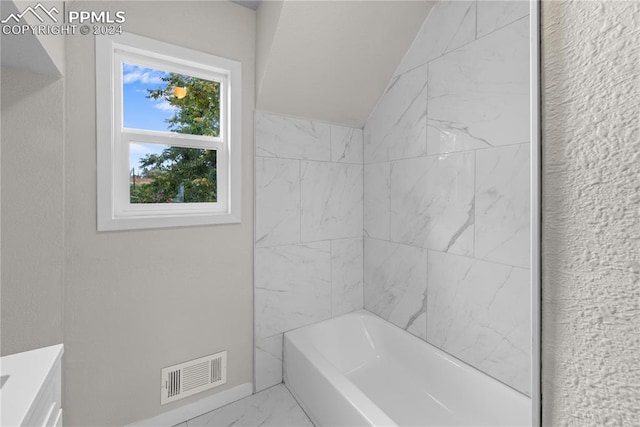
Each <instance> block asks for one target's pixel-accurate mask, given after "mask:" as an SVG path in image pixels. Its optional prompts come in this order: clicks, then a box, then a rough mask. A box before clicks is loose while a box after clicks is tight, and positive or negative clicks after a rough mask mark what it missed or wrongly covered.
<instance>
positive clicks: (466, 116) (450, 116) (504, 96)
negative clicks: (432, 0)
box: [427, 19, 529, 154]
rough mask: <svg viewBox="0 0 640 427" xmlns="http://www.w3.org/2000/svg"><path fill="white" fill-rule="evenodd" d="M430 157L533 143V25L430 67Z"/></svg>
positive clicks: (514, 27)
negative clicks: (530, 81)
mask: <svg viewBox="0 0 640 427" xmlns="http://www.w3.org/2000/svg"><path fill="white" fill-rule="evenodd" d="M428 80H429V85H428V86H429V90H428V95H429V102H428V117H429V132H428V135H427V146H428V152H429V154H435V153H441V152H450V151H460V150H468V149H474V148H483V147H490V146H497V145H508V144H515V143H520V142H526V141H528V140H529V22H528V20H527V19H521V20H519V21H517V22H515V23H513V24H510V25H508V26H506V27H504V28H503V29H501V30H500V31H496V32H494V33H491V34H490V35H488V36H486V37H483V38H481V39H478V40H476V41H474V42H472V43H469V44H467V45H465V46H463V47H461V48H459V49H457V50H455V51H453V52H449V53H447V54H446V55H444V56H442V57H441V58H438V59H436V60H434V61H432V62H431V63H429V77H428Z"/></svg>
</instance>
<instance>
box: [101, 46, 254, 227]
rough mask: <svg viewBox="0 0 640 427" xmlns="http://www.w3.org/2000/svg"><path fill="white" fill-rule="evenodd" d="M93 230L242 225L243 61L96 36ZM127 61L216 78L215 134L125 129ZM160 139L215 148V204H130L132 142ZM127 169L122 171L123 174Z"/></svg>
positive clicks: (181, 144) (157, 140) (170, 142)
mask: <svg viewBox="0 0 640 427" xmlns="http://www.w3.org/2000/svg"><path fill="white" fill-rule="evenodd" d="M95 40H96V102H97V105H96V115H97V117H96V129H97V138H96V139H97V144H98V147H97V159H98V164H97V173H98V176H97V192H98V196H97V215H98V218H97V228H98V230H99V231H108V230H123V229H138V228H158V227H171V226H188V225H205V224H227V223H239V222H240V208H241V170H240V169H241V151H242V150H241V145H242V135H241V114H242V109H241V105H240V103H241V87H240V86H241V76H242V74H241V64H240V63H239V62H237V61H234V60H231V59H227V58H221V57H217V56H214V55H210V54H207V53H203V52H198V51H194V50H191V49H187V48H182V47H179V46H175V45H171V44H168V43H164V42H160V41H157V40H152V39H148V38H146V37H141V36H137V35H134V34H122V35H117V36H101V37H96V39H95ZM123 62H131V63H133V64H142V65H145V66H146V65H148V66H154V67H157V68H159V69H163V70H168V71H171V72H178V73H182V74H187V75H193V76H195V77H198V78H205V79H207V80H213V81H217V82H219V83H220V135H219V136H218V137H206V136H198V135H186V134H172V133H170V132H157V131H149V130H140V129H130V128H124V126H123V123H122V111H121V109H120V107H118V106H120V105H121V100H122V93H121V92H122V90H121V88H122V83H121V80H122V70H121V65H120V64H121V63H123ZM132 142H141V143H159V144H166V145H172V146H183V147H193V148H203V149H214V150H216V152H217V155H216V158H217V162H218V164H217V169H216V172H217V187H218V188H217V194H218V199H217V201H216V202H214V203H181V204H179V205H173V204H164V203H162V204H160V203H159V204H144V205H136V204H131V203H129V145H130V143H132ZM125 172H126V173H125Z"/></svg>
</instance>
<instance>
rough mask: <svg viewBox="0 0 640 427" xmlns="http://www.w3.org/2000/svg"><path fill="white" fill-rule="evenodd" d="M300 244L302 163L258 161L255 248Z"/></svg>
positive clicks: (262, 158)
mask: <svg viewBox="0 0 640 427" xmlns="http://www.w3.org/2000/svg"><path fill="white" fill-rule="evenodd" d="M299 242H300V161H299V160H289V159H274V158H265V157H258V158H256V246H257V247H261V246H274V245H283V244H288V243H299Z"/></svg>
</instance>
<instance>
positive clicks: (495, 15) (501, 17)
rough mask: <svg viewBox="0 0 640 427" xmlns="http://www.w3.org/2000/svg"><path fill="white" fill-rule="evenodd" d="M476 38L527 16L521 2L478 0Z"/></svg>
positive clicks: (517, 0) (526, 11)
mask: <svg viewBox="0 0 640 427" xmlns="http://www.w3.org/2000/svg"><path fill="white" fill-rule="evenodd" d="M477 7H478V38H479V37H483V36H485V35H487V34H489V33H490V32H492V31H495V30H497V29H499V28H502V27H504V26H505V25H508V24H510V23H512V22H514V21H517V20H518V19H520V18H523V17H525V16H527V15H529V2H528V1H523V0H502V1H494V0H478V6H477Z"/></svg>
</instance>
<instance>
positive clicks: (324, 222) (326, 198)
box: [300, 162, 363, 242]
mask: <svg viewBox="0 0 640 427" xmlns="http://www.w3.org/2000/svg"><path fill="white" fill-rule="evenodd" d="M300 175H301V183H300V185H301V189H302V196H301V198H302V200H301V223H302V233H301V234H302V241H303V242H309V241H316V240H327V239H340V238H345V237H357V236H362V198H363V167H362V165H352V164H341V163H327V162H302V164H301V173H300Z"/></svg>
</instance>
